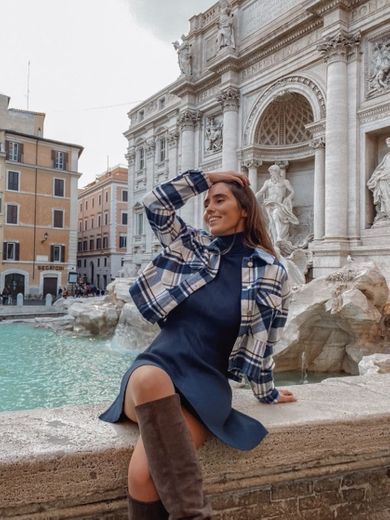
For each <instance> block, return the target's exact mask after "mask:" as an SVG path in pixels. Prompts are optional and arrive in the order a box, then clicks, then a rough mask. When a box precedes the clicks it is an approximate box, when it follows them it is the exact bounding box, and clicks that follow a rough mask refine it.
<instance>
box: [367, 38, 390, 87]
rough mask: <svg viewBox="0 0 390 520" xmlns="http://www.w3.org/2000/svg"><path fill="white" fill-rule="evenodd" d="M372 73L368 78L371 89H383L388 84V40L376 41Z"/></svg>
mask: <svg viewBox="0 0 390 520" xmlns="http://www.w3.org/2000/svg"><path fill="white" fill-rule="evenodd" d="M372 64H373V69H374V71H373V74H372V75H371V78H370V87H371V89H372V90H383V89H385V88H388V87H389V86H390V42H387V43H377V44H376V45H375V47H374V56H373V60H372Z"/></svg>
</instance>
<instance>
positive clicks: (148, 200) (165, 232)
mask: <svg viewBox="0 0 390 520" xmlns="http://www.w3.org/2000/svg"><path fill="white" fill-rule="evenodd" d="M208 188H209V184H208V182H207V180H206V176H205V175H204V174H203V173H202V172H200V171H196V170H190V171H187V172H185V173H183V174H181V175H179V176H177V177H176V178H174V179H172V180H169V181H166V182H164V183H162V184H160V185H158V186H156V187H155V188H154V189H153V191H152V192H150V193H148V194H147V195H146V196H145V198H144V200H143V203H144V206H145V210H146V215H147V218H148V220H149V222H150V225H151V227H152V229H153V231H154V233H155V234H156V236H157V238H158V239H159V241H160V242H161V245H162V246H163V252H162V253H161V254H159V255H158V256H157V257H156V258H154V260H153V261H152V262H151V263H150V264H149V265H147V266H146V268H145V269H144V271H143V272H142V274H141V275H140V276H139V277H138V279H137V280H136V281H135V282H134V284H133V285H132V286H131V287H130V294H131V296H132V298H133V300H134V303H135V304H136V306H137V308H138V309H139V311H140V312H141V314H142V315H143V317H144V318H145V319H147V320H148V321H150V322H152V323H155V322H159V321H160V320H164V319H165V318H166V317H167V315H168V314H169V312H170V311H171V310H172V309H174V308H175V307H176V306H177V305H178V304H179V303H180V302H182V301H183V300H185V299H186V298H187V297H188V296H189V295H190V294H192V293H193V292H195V291H196V290H197V289H199V288H200V287H202V286H204V285H205V284H207V283H208V282H210V281H211V280H213V279H214V278H215V276H216V274H217V272H218V268H219V263H220V252H219V250H218V248H217V247H216V246H215V245H214V244H215V242H216V239H214V238H213V237H212V236H211V235H210V234H209V233H207V232H206V231H204V230H201V229H194V228H192V227H191V226H188V225H186V224H185V223H184V222H183V220H182V219H181V218H180V217H178V216H177V215H176V212H175V211H176V210H177V209H179V208H180V207H182V206H183V205H184V204H185V202H186V201H187V200H188V199H190V198H191V197H193V196H195V195H198V194H200V193H202V192H204V191H206V190H207V189H208ZM288 299H289V285H288V281H287V273H286V270H285V268H284V267H283V265H282V264H281V263H280V262H279V261H278V260H277V259H276V258H275V257H273V256H272V255H271V254H269V253H267V252H265V251H264V250H262V249H255V250H254V252H253V254H252V255H251V256H250V257H248V258H244V259H243V264H242V293H241V325H240V329H239V334H238V337H237V338H236V341H235V343H234V346H233V349H232V351H231V354H230V358H229V368H228V370H229V373H228V375H229V377H230V378H232V379H235V380H241V377H242V375H245V376H246V377H247V378H248V380H249V382H250V384H251V387H252V390H253V392H254V394H255V396H256V397H257V398H258V399H259V400H260V401H261V402H265V403H273V402H277V399H278V396H279V393H278V390H277V389H276V388H275V385H274V382H273V375H272V370H273V367H274V361H273V359H272V352H273V345H274V344H275V342H276V341H277V340H278V338H279V335H280V332H281V330H282V328H283V326H284V324H285V322H286V318H287V306H288Z"/></svg>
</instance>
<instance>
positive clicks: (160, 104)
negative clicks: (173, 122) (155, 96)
mask: <svg viewBox="0 0 390 520" xmlns="http://www.w3.org/2000/svg"><path fill="white" fill-rule="evenodd" d="M158 106H159V108H160V110H162V109H163V108H165V97H162V98H160V100H159V102H158Z"/></svg>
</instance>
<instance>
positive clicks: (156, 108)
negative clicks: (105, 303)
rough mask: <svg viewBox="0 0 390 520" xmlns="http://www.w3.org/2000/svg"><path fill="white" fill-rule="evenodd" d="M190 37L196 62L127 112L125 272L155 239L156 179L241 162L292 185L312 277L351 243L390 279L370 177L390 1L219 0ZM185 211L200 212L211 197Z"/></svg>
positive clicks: (382, 132) (350, 251)
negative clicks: (145, 221) (150, 219)
mask: <svg viewBox="0 0 390 520" xmlns="http://www.w3.org/2000/svg"><path fill="white" fill-rule="evenodd" d="M223 31H224V34H223ZM226 38H227V39H228V40H229V44H226V45H225V44H224V43H223V42H225V39H226ZM186 42H187V43H189V45H190V49H191V73H190V74H181V75H180V76H179V78H178V79H177V81H175V82H174V83H173V84H171V85H169V86H168V87H167V88H166V89H164V90H162V91H160V92H158V93H157V94H156V95H155V96H152V97H151V98H150V99H148V100H146V101H145V102H144V103H142V104H141V105H139V106H138V107H136V108H135V109H134V110H132V111H131V112H130V113H129V117H130V120H131V124H130V127H129V129H128V131H127V132H126V134H125V135H126V137H127V138H128V141H129V148H128V154H129V155H128V157H129V199H131V203H130V208H129V223H130V225H129V231H128V254H127V257H126V269H127V271H128V273H129V274H134V273H135V272H136V271H137V270H138V268H139V267H140V266H141V265H143V264H144V263H145V262H147V261H148V260H149V259H150V258H151V257H152V256H153V254H154V253H155V252H156V250H158V245H157V244H156V243H155V242H154V240H153V238H152V237H151V235H150V234H149V233H150V232H149V230H148V229H147V228H146V227H144V228H143V229H142V233H139V231H140V229H137V224H136V221H137V219H139V218H140V217H138V216H137V215H138V213H139V212H140V211H141V209H140V201H141V199H142V196H143V194H144V193H145V192H146V190H148V189H150V187H151V186H153V184H154V183H155V182H158V181H159V180H162V179H164V178H168V177H172V176H173V175H175V174H176V173H177V172H178V171H184V170H185V169H187V168H189V167H191V168H202V169H204V170H211V169H221V168H229V169H230V168H243V169H244V170H245V171H247V172H248V175H249V177H250V179H251V184H252V187H253V189H254V190H255V191H258V190H260V189H261V187H262V185H263V184H264V182H265V180H266V179H267V172H268V168H269V167H270V166H271V165H272V164H275V163H276V164H278V165H279V166H281V165H282V166H283V169H284V175H285V176H286V178H287V179H288V180H289V182H290V183H291V185H292V187H293V189H294V192H295V196H294V207H293V211H294V213H295V215H296V217H297V220H298V221H299V224H296V225H292V226H291V229H290V237H291V239H292V242H293V244H294V245H297V244H299V243H300V242H302V240H303V239H304V238H305V237H308V236H310V235H311V234H312V236H313V239H312V241H311V242H310V246H309V247H310V248H311V250H312V252H313V256H314V265H313V274H314V276H319V275H322V274H326V273H328V272H329V271H331V270H333V269H335V268H339V267H340V266H341V265H343V264H344V262H345V261H346V258H347V256H348V255H351V256H352V257H353V259H354V260H356V261H362V260H367V259H372V260H375V261H377V262H378V264H379V265H380V266H381V267H382V268H384V269H385V270H387V272H388V273H389V275H388V276H389V279H390V225H389V223H388V222H386V221H385V220H386V219H383V218H380V219H378V216H377V211H378V207H379V205H378V203H377V202H375V200H374V197H375V195H374V196H373V192H372V191H371V190H370V189H369V188H368V187H367V181H368V180H369V178H370V177H371V175H372V173H373V172H374V170H375V168H376V167H377V165H378V164H379V163H380V162H381V161H382V159H383V157H384V155H385V153H387V151H388V150H387V147H386V143H385V139H386V138H387V137H389V136H390V132H389V127H390V0H365V1H364V0H306V1H304V2H302V1H300V0H231V1H230V4H229V5H227V4H226V2H224V1H223V2H222V1H221V2H217V3H216V4H214V5H212V6H211V7H210V9H208V10H207V11H206V12H204V13H201V14H199V15H196V16H193V17H192V18H191V19H190V31H189V34H188V35H187V39H186ZM178 72H180V71H178ZM210 121H214V122H215V124H214V126H213V124H211V123H210ZM210 128H211V129H212V130H213V131H217V133H218V132H219V134H220V135H219V136H217V137H218V145H216V146H212V145H211V146H210V131H211V130H210ZM170 135H174V136H175V138H174V140H172V139H171V138H170V137H169V136H170ZM215 135H216V134H215ZM150 139H155V140H156V147H155V148H154V150H153V151H152V152H149V158H147V146H148V145H147V143H148V140H150ZM160 139H166V145H165V150H166V152H165V156H164V160H163V161H161V160H160V159H161V154H160V152H159V144H158V143H159V142H160ZM150 153H151V154H152V155H150ZM389 182H390V181H389ZM382 207H383V204H382ZM386 207H387V206H386ZM182 213H183V217H184V218H185V219H187V221H189V222H190V223H191V224H194V225H196V226H198V225H201V223H202V201H201V200H194V201H192V202H191V203H190V204H189V205H188V206H186V207H185V208H184V210H183V212H182ZM379 220H380V222H381V225H380V226H379V225H378V221H379Z"/></svg>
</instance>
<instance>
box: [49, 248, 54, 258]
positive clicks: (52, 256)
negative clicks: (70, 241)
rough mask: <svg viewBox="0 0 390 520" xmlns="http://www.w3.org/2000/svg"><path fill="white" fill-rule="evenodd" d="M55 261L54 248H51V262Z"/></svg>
mask: <svg viewBox="0 0 390 520" xmlns="http://www.w3.org/2000/svg"><path fill="white" fill-rule="evenodd" d="M53 261H54V246H50V262H53Z"/></svg>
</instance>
